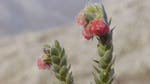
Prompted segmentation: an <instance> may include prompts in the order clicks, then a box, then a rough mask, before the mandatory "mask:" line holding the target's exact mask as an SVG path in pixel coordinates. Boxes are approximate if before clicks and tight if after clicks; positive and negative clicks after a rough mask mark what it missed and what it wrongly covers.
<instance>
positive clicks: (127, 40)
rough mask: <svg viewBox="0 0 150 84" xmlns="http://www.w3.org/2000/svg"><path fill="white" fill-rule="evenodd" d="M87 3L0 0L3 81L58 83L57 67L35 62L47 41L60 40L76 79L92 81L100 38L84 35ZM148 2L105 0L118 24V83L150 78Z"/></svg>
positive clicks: (80, 83) (149, 83)
mask: <svg viewBox="0 0 150 84" xmlns="http://www.w3.org/2000/svg"><path fill="white" fill-rule="evenodd" d="M86 3H87V1H86V0H83V1H81V0H74V1H73V0H63V1H59V0H49V1H48V0H45V1H43V0H24V1H23V0H20V1H19V0H0V33H1V34H0V38H1V39H0V84H54V82H55V81H54V79H55V77H54V73H53V72H52V71H50V70H39V69H38V67H37V65H36V62H37V59H38V58H39V57H40V56H41V55H42V54H43V52H42V48H43V45H44V44H53V43H54V41H55V40H58V41H60V43H61V45H62V46H63V47H64V48H65V49H66V53H67V55H68V61H69V63H70V64H71V65H72V66H71V70H72V72H73V75H74V80H75V83H76V84H90V81H92V82H93V75H92V72H93V71H94V70H93V69H92V67H93V63H94V62H93V59H96V58H97V51H96V43H97V42H96V40H91V41H87V40H85V39H84V38H83V36H82V34H81V32H82V28H81V27H80V26H78V25H76V23H75V22H74V18H75V17H76V15H77V14H78V12H79V10H80V9H81V8H83V7H84V5H85V4H86ZM149 3H150V0H105V1H104V5H105V7H106V11H107V13H108V16H109V17H112V27H113V26H116V29H115V31H114V35H113V38H114V40H113V44H114V55H115V56H116V62H115V65H114V67H115V71H116V74H115V80H114V84H150V24H149V22H150V16H149V14H150V11H149V9H150V5H149ZM46 4H47V5H46ZM64 4H66V5H64ZM21 10H22V11H21ZM48 10H50V11H48Z"/></svg>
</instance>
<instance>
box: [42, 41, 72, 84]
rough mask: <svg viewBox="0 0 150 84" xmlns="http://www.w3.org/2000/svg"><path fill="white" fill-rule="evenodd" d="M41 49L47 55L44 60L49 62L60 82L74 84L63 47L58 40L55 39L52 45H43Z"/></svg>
mask: <svg viewBox="0 0 150 84" xmlns="http://www.w3.org/2000/svg"><path fill="white" fill-rule="evenodd" d="M43 51H44V53H45V54H46V55H47V56H48V58H47V59H45V60H44V61H45V62H48V63H50V64H51V66H52V67H53V71H54V73H55V77H56V78H57V79H58V80H59V81H60V84H74V83H73V82H74V81H73V76H72V72H70V67H71V66H70V65H68V63H67V56H66V54H65V49H64V48H62V47H61V46H60V44H59V42H58V41H55V44H54V45H53V46H52V47H50V46H49V45H46V46H44V49H43Z"/></svg>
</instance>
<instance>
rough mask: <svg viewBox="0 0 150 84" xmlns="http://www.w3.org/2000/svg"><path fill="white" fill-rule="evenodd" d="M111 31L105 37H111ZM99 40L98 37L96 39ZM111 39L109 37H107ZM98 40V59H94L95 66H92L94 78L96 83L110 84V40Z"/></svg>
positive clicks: (111, 57)
mask: <svg viewBox="0 0 150 84" xmlns="http://www.w3.org/2000/svg"><path fill="white" fill-rule="evenodd" d="M111 35H112V34H111V33H109V34H108V36H107V38H109V37H111ZM98 40H100V39H98ZM108 40H109V41H111V38H109V39H108ZM104 41H105V42H102V41H98V42H99V43H98V46H97V49H98V54H99V59H98V60H94V62H96V64H97V66H94V69H95V71H96V72H95V73H94V79H95V83H96V84H112V81H113V79H114V67H113V64H114V60H115V59H114V58H113V45H112V41H111V42H106V41H107V40H104Z"/></svg>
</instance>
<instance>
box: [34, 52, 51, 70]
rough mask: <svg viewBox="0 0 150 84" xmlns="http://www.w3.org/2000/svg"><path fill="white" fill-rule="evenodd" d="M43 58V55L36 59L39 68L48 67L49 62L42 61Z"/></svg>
mask: <svg viewBox="0 0 150 84" xmlns="http://www.w3.org/2000/svg"><path fill="white" fill-rule="evenodd" d="M44 58H45V55H43V56H42V57H41V58H39V59H38V61H37V66H38V67H39V69H49V68H50V64H48V63H46V62H44Z"/></svg>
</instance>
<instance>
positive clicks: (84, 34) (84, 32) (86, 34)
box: [82, 28, 93, 40]
mask: <svg viewBox="0 0 150 84" xmlns="http://www.w3.org/2000/svg"><path fill="white" fill-rule="evenodd" d="M82 34H83V36H84V38H85V39H87V40H90V39H91V38H93V34H91V33H90V32H89V30H88V29H85V28H84V30H83V31H82Z"/></svg>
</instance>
